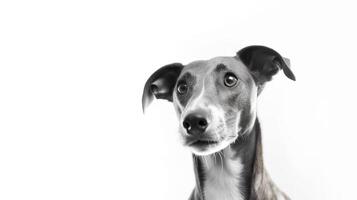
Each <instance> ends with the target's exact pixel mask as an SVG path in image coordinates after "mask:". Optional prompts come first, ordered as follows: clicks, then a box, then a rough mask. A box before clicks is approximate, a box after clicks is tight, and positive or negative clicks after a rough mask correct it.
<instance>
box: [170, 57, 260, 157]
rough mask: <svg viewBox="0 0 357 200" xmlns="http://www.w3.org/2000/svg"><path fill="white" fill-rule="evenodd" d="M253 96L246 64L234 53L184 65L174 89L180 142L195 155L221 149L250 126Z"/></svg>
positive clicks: (253, 91) (253, 110)
mask: <svg viewBox="0 0 357 200" xmlns="http://www.w3.org/2000/svg"><path fill="white" fill-rule="evenodd" d="M256 98H257V86H256V84H255V83H254V80H253V78H252V76H251V75H250V73H249V71H248V69H247V67H245V65H244V64H243V63H242V62H241V61H239V60H237V59H235V58H233V57H217V58H213V59H210V60H207V61H196V62H193V63H190V64H188V65H186V66H185V67H184V68H183V69H182V72H181V74H180V76H179V77H178V80H177V84H176V86H175V88H174V90H173V103H174V106H175V110H176V112H177V114H178V118H179V122H180V123H179V133H180V135H181V138H182V141H183V144H184V145H185V146H188V147H189V148H190V149H191V150H192V152H193V153H195V154H196V155H208V154H211V153H214V152H217V151H220V150H222V149H224V148H225V147H227V146H228V145H229V144H230V143H232V142H234V141H235V140H236V139H237V137H238V135H243V134H244V133H245V132H247V130H249V129H250V128H251V127H252V125H253V122H254V120H255V113H256V112H255V104H256Z"/></svg>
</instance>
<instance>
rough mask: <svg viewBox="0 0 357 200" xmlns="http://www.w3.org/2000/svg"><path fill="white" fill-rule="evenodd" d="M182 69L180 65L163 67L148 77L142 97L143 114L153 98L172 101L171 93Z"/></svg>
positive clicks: (174, 64)
mask: <svg viewBox="0 0 357 200" xmlns="http://www.w3.org/2000/svg"><path fill="white" fill-rule="evenodd" d="M182 68H183V65H182V64H181V63H173V64H169V65H165V66H163V67H161V68H160V69H158V70H157V71H156V72H154V73H153V74H152V75H151V76H150V77H149V79H148V80H147V81H146V83H145V87H144V92H143V97H142V108H143V112H145V109H146V108H147V107H148V106H149V105H150V103H151V102H152V100H153V99H154V96H155V97H156V98H157V99H166V100H168V101H172V93H173V90H174V87H175V84H176V81H177V78H178V77H179V75H180V73H181V70H182Z"/></svg>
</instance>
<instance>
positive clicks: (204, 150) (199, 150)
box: [189, 141, 231, 156]
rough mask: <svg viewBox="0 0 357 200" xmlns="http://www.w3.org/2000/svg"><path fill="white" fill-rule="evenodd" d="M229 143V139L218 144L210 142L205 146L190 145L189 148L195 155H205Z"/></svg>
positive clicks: (223, 147)
mask: <svg viewBox="0 0 357 200" xmlns="http://www.w3.org/2000/svg"><path fill="white" fill-rule="evenodd" d="M230 144H231V142H229V141H221V142H219V143H218V144H211V145H206V146H199V147H197V146H190V147H189V149H190V150H191V152H192V153H193V154H195V155H197V156H207V155H210V154H214V153H216V152H219V151H221V150H223V149H225V148H226V147H227V146H229V145H230Z"/></svg>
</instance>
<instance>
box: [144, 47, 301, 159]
mask: <svg viewBox="0 0 357 200" xmlns="http://www.w3.org/2000/svg"><path fill="white" fill-rule="evenodd" d="M279 69H283V71H284V73H285V75H286V76H288V77H289V78H290V79H293V80H295V77H294V75H293V73H292V72H291V71H290V69H289V68H288V62H287V59H284V58H283V57H281V56H280V55H279V54H278V53H277V52H275V51H274V50H272V49H270V48H267V47H263V46H250V47H246V48H244V49H242V50H240V51H239V52H238V53H237V56H235V57H216V58H213V59H210V60H204V61H195V62H192V63H190V64H188V65H186V66H184V65H182V64H179V63H174V64H170V65H166V66H164V67H162V68H160V69H159V70H157V71H156V72H155V73H154V74H153V75H152V76H151V77H150V78H149V79H148V81H147V82H146V84H145V88H144V93H143V109H145V108H146V107H147V106H148V105H149V104H150V102H151V101H152V100H153V97H154V96H155V97H156V98H158V99H166V100H169V101H172V102H173V104H174V107H175V110H176V113H177V115H178V118H179V133H180V136H181V138H182V142H183V144H184V145H185V146H187V147H189V148H190V150H191V151H192V152H193V153H194V154H196V155H209V154H211V153H215V152H218V151H220V150H222V149H224V148H226V147H227V146H228V145H229V144H231V143H232V142H234V141H236V139H237V138H238V137H241V136H243V135H244V134H247V133H249V132H250V130H251V128H252V127H253V125H254V122H255V119H256V99H257V96H258V94H259V93H260V92H261V90H262V88H263V87H264V85H265V83H266V82H267V81H269V80H271V78H272V76H273V75H275V74H276V73H277V72H278V71H279Z"/></svg>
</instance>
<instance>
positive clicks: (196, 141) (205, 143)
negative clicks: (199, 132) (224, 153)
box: [187, 139, 219, 146]
mask: <svg viewBox="0 0 357 200" xmlns="http://www.w3.org/2000/svg"><path fill="white" fill-rule="evenodd" d="M217 143H219V141H217V140H211V139H194V140H191V141H189V142H187V145H188V146H208V145H212V144H217Z"/></svg>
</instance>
